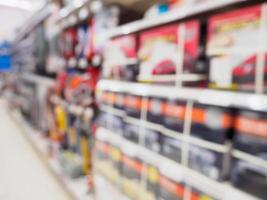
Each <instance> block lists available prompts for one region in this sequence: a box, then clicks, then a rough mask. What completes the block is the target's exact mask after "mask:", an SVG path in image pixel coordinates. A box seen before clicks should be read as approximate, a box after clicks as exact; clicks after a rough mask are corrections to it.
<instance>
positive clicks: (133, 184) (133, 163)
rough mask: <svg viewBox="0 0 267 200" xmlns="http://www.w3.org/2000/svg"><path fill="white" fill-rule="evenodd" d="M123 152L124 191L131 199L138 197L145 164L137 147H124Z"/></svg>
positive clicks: (122, 178) (122, 177) (122, 183)
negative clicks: (139, 155)
mask: <svg viewBox="0 0 267 200" xmlns="http://www.w3.org/2000/svg"><path fill="white" fill-rule="evenodd" d="M128 148H129V149H128ZM122 152H123V154H122V174H121V175H122V176H121V180H122V181H121V187H122V192H123V193H125V194H126V195H127V196H128V197H129V198H130V199H138V196H139V192H140V182H141V178H142V171H143V164H142V162H141V161H140V159H139V158H138V155H137V154H138V152H137V149H131V147H124V149H122Z"/></svg>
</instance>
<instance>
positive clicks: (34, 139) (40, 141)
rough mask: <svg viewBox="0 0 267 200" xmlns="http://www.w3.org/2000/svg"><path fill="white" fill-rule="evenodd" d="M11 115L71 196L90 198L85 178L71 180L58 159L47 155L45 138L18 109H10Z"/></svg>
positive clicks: (85, 199)
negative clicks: (29, 123) (64, 172)
mask: <svg viewBox="0 0 267 200" xmlns="http://www.w3.org/2000/svg"><path fill="white" fill-rule="evenodd" d="M11 115H12V117H13V118H14V119H15V121H16V122H17V123H18V124H19V125H20V126H21V128H22V130H23V132H25V135H26V137H27V139H28V140H29V141H30V142H31V144H32V145H33V147H34V149H35V150H36V151H37V153H38V154H39V155H40V156H41V159H42V160H43V161H44V162H45V163H46V165H47V166H48V168H49V170H50V171H51V172H52V173H53V175H54V176H55V177H56V178H57V180H59V182H60V183H61V184H62V185H63V187H64V188H65V189H66V191H67V192H68V193H69V194H70V195H71V196H72V198H73V199H77V200H92V199H93V197H92V195H90V194H88V193H87V192H88V188H87V182H86V181H87V180H86V178H85V177H82V178H79V179H75V180H73V179H70V178H68V177H67V176H66V175H64V174H63V170H62V168H61V166H60V163H59V162H58V160H57V159H55V158H50V157H48V155H47V150H48V146H49V142H48V141H47V139H45V138H43V137H42V134H41V133H38V131H36V130H34V129H33V128H32V127H31V126H30V125H28V123H27V122H26V121H25V120H24V119H23V117H22V116H21V114H20V113H19V111H16V110H15V111H11Z"/></svg>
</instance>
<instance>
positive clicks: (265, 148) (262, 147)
mask: <svg viewBox="0 0 267 200" xmlns="http://www.w3.org/2000/svg"><path fill="white" fill-rule="evenodd" d="M233 146H234V150H237V151H239V152H241V154H245V155H248V158H249V156H253V157H254V158H256V159H259V160H261V161H262V163H265V164H259V163H257V162H253V160H252V159H244V158H243V157H240V155H236V154H235V152H234V153H233V156H234V161H233V169H232V174H231V175H232V176H231V179H232V183H233V184H234V185H235V186H236V187H238V188H240V189H242V190H245V191H246V192H248V193H251V194H253V195H255V196H258V197H259V198H261V199H267V191H266V188H267V182H266V180H267V114H266V113H263V112H255V111H249V110H247V111H245V110H243V111H240V112H239V113H238V115H237V117H236V120H235V136H234V145H233ZM239 154H240V153H239ZM246 157H247V156H245V158H246Z"/></svg>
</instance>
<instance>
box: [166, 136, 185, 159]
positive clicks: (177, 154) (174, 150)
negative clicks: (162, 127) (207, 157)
mask: <svg viewBox="0 0 267 200" xmlns="http://www.w3.org/2000/svg"><path fill="white" fill-rule="evenodd" d="M182 146H183V144H182V141H180V140H178V139H175V138H172V137H169V136H166V135H163V136H162V155H163V156H165V157H167V158H169V159H171V160H174V161H176V162H178V163H181V160H182Z"/></svg>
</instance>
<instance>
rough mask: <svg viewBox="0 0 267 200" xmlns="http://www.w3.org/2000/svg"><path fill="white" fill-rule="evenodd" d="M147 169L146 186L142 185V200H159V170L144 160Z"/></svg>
mask: <svg viewBox="0 0 267 200" xmlns="http://www.w3.org/2000/svg"><path fill="white" fill-rule="evenodd" d="M142 161H143V162H144V163H143V165H144V168H145V170H144V171H145V177H146V178H145V184H142V185H141V192H140V195H142V196H140V199H143V200H157V197H158V196H159V170H158V168H157V167H156V166H155V165H154V164H151V163H150V162H148V161H147V160H142Z"/></svg>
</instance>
